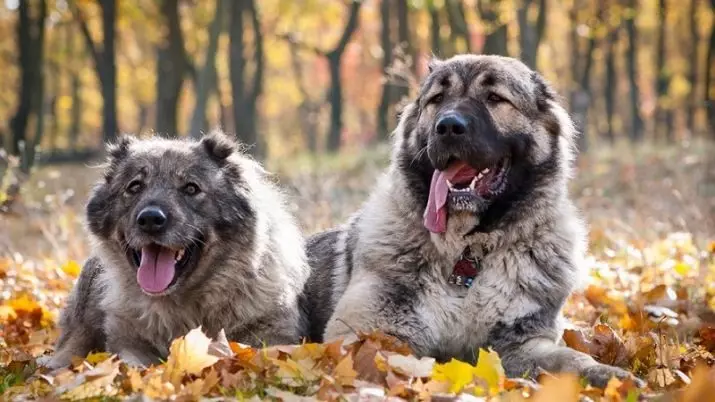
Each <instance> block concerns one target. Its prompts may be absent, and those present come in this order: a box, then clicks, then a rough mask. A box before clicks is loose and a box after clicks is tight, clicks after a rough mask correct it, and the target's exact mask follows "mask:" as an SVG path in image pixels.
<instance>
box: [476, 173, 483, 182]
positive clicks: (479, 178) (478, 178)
mask: <svg viewBox="0 0 715 402" xmlns="http://www.w3.org/2000/svg"><path fill="white" fill-rule="evenodd" d="M482 177H484V173H479V174H478V175H477V177H476V178H475V179H476V180H477V181H479V180H481V179H482Z"/></svg>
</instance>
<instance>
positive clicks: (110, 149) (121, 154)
mask: <svg viewBox="0 0 715 402" xmlns="http://www.w3.org/2000/svg"><path fill="white" fill-rule="evenodd" d="M134 141H135V139H134V137H132V136H131V135H129V134H122V135H120V136H119V139H117V142H115V143H111V144H107V147H106V149H107V156H109V162H110V163H111V162H112V161H115V160H121V159H124V158H126V157H127V155H128V154H129V146H130V145H131V144H132V143H133V142H134Z"/></svg>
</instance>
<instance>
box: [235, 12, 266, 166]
mask: <svg viewBox="0 0 715 402" xmlns="http://www.w3.org/2000/svg"><path fill="white" fill-rule="evenodd" d="M230 14H231V27H230V29H229V36H230V39H231V44H230V57H231V62H230V66H229V67H230V73H231V92H232V94H233V118H234V123H235V127H236V135H237V137H238V139H239V140H240V141H241V142H243V143H244V144H247V145H249V146H250V151H251V153H253V154H254V155H256V156H258V157H262V156H264V155H265V153H266V149H265V147H264V143H263V139H262V138H260V137H259V136H258V132H257V128H258V113H257V110H256V109H257V106H258V99H259V98H260V96H261V94H262V92H263V73H264V58H265V55H264V50H263V32H262V31H261V24H260V18H259V15H258V10H257V9H256V4H255V1H254V0H236V1H232V2H231V11H230ZM244 19H247V20H248V22H249V23H250V25H251V30H252V33H253V35H252V37H253V64H254V68H253V69H252V70H253V74H252V76H251V77H250V79H249V77H248V72H249V69H248V68H246V67H247V59H246V55H245V52H246V47H247V46H246V41H247V38H246V37H245V35H244V27H245V26H246V24H245V21H244ZM247 83H248V85H247Z"/></svg>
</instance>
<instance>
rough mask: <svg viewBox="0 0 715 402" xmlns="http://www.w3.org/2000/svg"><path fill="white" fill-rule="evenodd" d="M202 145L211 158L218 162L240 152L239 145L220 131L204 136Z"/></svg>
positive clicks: (215, 130) (213, 131) (216, 130)
mask: <svg viewBox="0 0 715 402" xmlns="http://www.w3.org/2000/svg"><path fill="white" fill-rule="evenodd" d="M201 145H202V146H203V148H204V150H206V152H207V153H208V154H209V156H210V157H211V158H213V159H215V160H217V161H224V160H226V158H228V157H229V156H231V154H233V153H234V152H237V151H238V143H237V142H236V141H235V140H233V139H232V138H231V137H229V136H228V135H227V134H226V133H224V132H223V131H221V130H219V129H214V130H211V131H210V132H209V133H208V134H206V135H204V137H203V138H202V139H201Z"/></svg>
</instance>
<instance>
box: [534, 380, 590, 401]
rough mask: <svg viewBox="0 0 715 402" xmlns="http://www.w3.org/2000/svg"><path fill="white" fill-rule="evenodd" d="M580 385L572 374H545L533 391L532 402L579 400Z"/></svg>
mask: <svg viewBox="0 0 715 402" xmlns="http://www.w3.org/2000/svg"><path fill="white" fill-rule="evenodd" d="M580 391H581V386H580V385H579V382H578V377H577V376H576V375H574V374H566V373H565V374H560V375H558V376H545V377H544V379H543V381H542V383H541V388H540V389H539V390H537V391H536V392H535V393H534V396H533V399H532V400H533V402H555V401H559V402H570V401H578V400H579V392H580Z"/></svg>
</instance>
